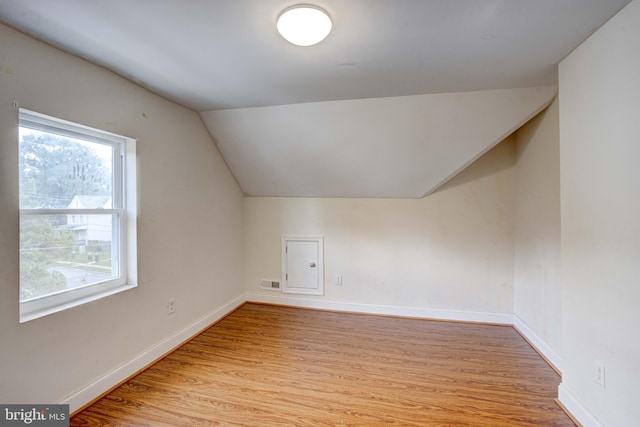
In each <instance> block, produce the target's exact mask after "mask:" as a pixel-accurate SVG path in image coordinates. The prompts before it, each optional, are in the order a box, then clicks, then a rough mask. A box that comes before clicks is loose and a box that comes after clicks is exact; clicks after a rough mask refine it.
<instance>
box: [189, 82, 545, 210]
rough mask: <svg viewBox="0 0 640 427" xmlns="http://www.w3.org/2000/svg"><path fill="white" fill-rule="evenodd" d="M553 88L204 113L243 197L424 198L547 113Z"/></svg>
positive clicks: (331, 102)
mask: <svg viewBox="0 0 640 427" xmlns="http://www.w3.org/2000/svg"><path fill="white" fill-rule="evenodd" d="M556 91H557V88H556V87H555V86H544V87H536V88H520V89H502V90H489V91H478V92H462V93H445V94H433V95H416V96H404V97H389V98H373V99H360V100H345V101H328V102H314V103H306V104H294V105H280V106H271V107H257V108H245V109H233V110H217V111H208V112H203V113H201V116H202V119H203V120H204V123H205V124H206V126H207V128H208V129H209V132H210V133H211V135H212V136H213V138H214V140H215V142H216V144H217V145H218V148H219V149H220V151H221V152H222V155H223V156H224V158H225V160H226V161H227V163H228V165H229V167H230V168H231V170H232V171H234V173H235V176H236V179H237V180H238V182H239V184H240V186H241V188H242V189H243V190H244V192H245V193H246V194H247V195H249V196H289V197H381V198H420V197H424V196H425V195H428V194H430V193H431V192H433V191H435V190H436V189H437V188H438V187H439V186H440V185H442V184H443V183H444V182H446V181H447V180H448V179H449V178H451V177H453V176H454V175H455V174H457V173H458V172H460V171H461V170H462V169H464V168H465V167H466V166H467V165H469V164H470V163H472V162H473V161H474V160H475V159H477V158H478V157H480V156H481V155H482V154H484V153H485V152H486V151H488V150H489V149H491V148H492V147H493V146H494V145H496V144H497V143H498V142H500V141H502V140H503V139H504V138H505V137H507V136H508V135H510V134H511V133H512V132H513V131H515V130H516V129H518V128H519V127H520V126H522V125H523V124H524V123H526V122H527V121H528V120H529V119H530V118H532V117H533V116H534V115H536V114H537V113H538V112H540V111H541V110H543V109H544V108H546V107H547V106H548V105H549V103H550V102H551V100H552V99H553V97H554V96H555V95H556Z"/></svg>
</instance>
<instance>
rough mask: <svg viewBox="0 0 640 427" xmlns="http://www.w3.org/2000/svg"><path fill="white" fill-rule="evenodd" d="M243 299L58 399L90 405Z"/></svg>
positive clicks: (74, 409)
mask: <svg viewBox="0 0 640 427" xmlns="http://www.w3.org/2000/svg"><path fill="white" fill-rule="evenodd" d="M244 302H245V295H240V296H239V297H237V298H234V299H233V300H231V301H229V302H227V303H226V304H224V305H222V306H220V307H218V308H217V309H215V310H213V311H212V312H210V313H209V314H207V315H205V316H204V317H202V318H200V319H199V320H197V321H195V322H193V323H192V324H191V325H189V326H187V327H186V328H184V329H182V330H180V331H178V332H176V333H175V334H173V335H171V336H169V337H168V338H166V339H164V340H162V341H161V342H159V343H157V344H156V345H154V346H153V347H151V348H149V349H148V350H147V351H145V352H144V353H142V354H140V355H139V356H137V357H136V358H134V359H133V360H131V361H129V362H127V363H125V364H124V365H122V366H120V367H118V368H116V369H114V370H112V371H111V372H108V373H106V374H105V375H103V376H101V377H100V378H98V379H97V380H96V381H94V382H92V383H90V384H88V385H87V386H85V387H83V388H82V389H80V390H78V391H76V392H75V393H73V394H71V395H69V396H67V397H66V398H64V399H63V400H62V401H61V402H60V403H62V404H68V405H69V412H70V413H74V412H77V411H78V410H80V409H82V408H84V407H86V406H88V405H90V404H91V403H93V402H94V401H96V400H97V399H99V398H100V397H102V396H104V395H105V394H107V393H109V392H110V391H111V390H113V389H114V388H115V387H118V386H119V385H120V384H122V383H123V382H125V381H127V380H128V379H129V378H131V377H133V376H135V375H137V374H138V373H140V372H141V371H143V370H144V369H146V368H147V367H149V366H151V365H152V364H154V363H155V362H157V361H158V360H160V359H162V358H163V357H164V356H165V355H167V354H169V353H171V352H172V351H174V350H175V349H176V348H178V347H180V346H181V345H182V344H184V343H185V342H187V341H189V340H190V339H191V338H193V337H194V336H196V335H198V334H199V333H200V332H202V331H203V330H205V329H207V328H208V327H209V326H211V325H212V324H214V323H216V322H217V321H218V320H220V319H222V318H223V317H225V316H226V315H227V314H229V313H231V312H232V311H234V310H235V309H237V308H238V307H240V306H241V305H242V304H244Z"/></svg>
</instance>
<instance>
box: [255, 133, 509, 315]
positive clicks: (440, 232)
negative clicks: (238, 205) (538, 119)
mask: <svg viewBox="0 0 640 427" xmlns="http://www.w3.org/2000/svg"><path fill="white" fill-rule="evenodd" d="M514 156H515V148H514V143H513V141H512V140H507V141H505V142H503V143H501V144H499V145H498V146H496V147H495V148H494V149H492V150H491V151H489V152H488V153H487V154H485V155H484V156H482V157H481V158H480V159H478V160H477V161H476V162H475V163H474V164H472V165H471V166H470V167H469V168H468V169H466V170H465V171H463V172H462V173H461V174H460V175H458V176H456V177H455V178H453V179H452V180H451V181H450V182H449V183H447V184H446V185H445V186H444V187H443V188H441V189H440V190H438V191H436V192H435V193H433V194H432V195H430V196H428V197H426V198H423V199H418V200H415V199H413V200H401V199H321V198H259V197H248V198H246V199H245V272H246V273H245V288H246V290H247V291H248V292H254V293H256V294H258V295H262V296H263V297H267V296H269V295H274V294H273V293H269V291H260V290H259V281H260V279H261V278H267V279H278V278H280V276H281V271H280V236H281V235H294V236H295V235H322V236H324V239H325V240H324V242H325V252H324V261H325V283H326V289H325V296H324V297H315V299H317V300H320V299H324V300H327V301H334V302H343V303H344V302H351V303H360V304H373V305H384V306H396V307H420V308H428V309H441V310H456V311H467V312H483V313H511V312H512V310H513V224H512V217H513V215H512V206H513V194H512V181H513V174H514ZM337 274H342V275H343V285H342V286H337V285H335V284H334V283H335V276H336V275H337ZM304 298H306V299H309V298H314V297H309V296H305V297H304Z"/></svg>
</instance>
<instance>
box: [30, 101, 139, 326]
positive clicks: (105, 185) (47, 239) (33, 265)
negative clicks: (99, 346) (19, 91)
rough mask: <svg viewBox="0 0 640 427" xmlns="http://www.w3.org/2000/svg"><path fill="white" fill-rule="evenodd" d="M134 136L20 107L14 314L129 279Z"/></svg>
mask: <svg viewBox="0 0 640 427" xmlns="http://www.w3.org/2000/svg"><path fill="white" fill-rule="evenodd" d="M135 179H136V176H135V141H134V140H132V139H130V138H126V137H122V136H119V135H114V134H111V133H108V132H104V131H101V130H97V129H92V128H88V127H85V126H82V125H78V124H75V123H71V122H67V121H64V120H60V119H56V118H53V117H49V116H45V115H43V114H39V113H35V112H32V111H28V110H24V109H20V112H19V195H20V321H21V322H24V321H28V320H31V319H35V318H38V317H41V316H44V315H47V314H50V313H54V312H56V311H60V310H64V309H66V308H69V307H73V306H76V305H79V304H82V303H85V302H88V301H92V300H95V299H98V298H102V297H104V296H107V295H110V294H113V293H116V292H120V291H123V290H126V289H129V288H132V287H135V286H136V282H137V277H136V276H137V274H136V265H135V264H136V204H135V200H136V198H135Z"/></svg>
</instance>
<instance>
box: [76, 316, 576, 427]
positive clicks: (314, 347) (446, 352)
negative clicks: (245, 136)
mask: <svg viewBox="0 0 640 427" xmlns="http://www.w3.org/2000/svg"><path fill="white" fill-rule="evenodd" d="M559 381H560V378H559V377H558V375H557V374H556V373H555V372H554V371H553V370H552V369H551V368H550V367H549V366H548V365H547V364H546V362H545V361H544V360H543V359H542V358H541V357H540V356H539V355H538V354H537V353H536V352H535V351H534V350H533V349H532V348H531V347H530V346H529V344H527V343H526V342H525V341H524V340H523V339H522V337H521V336H520V335H518V333H517V332H516V331H515V330H514V329H513V328H511V327H505V326H489V325H474V324H462V323H448V322H437V321H427V320H413V319H402V318H393V317H379V316H369V315H358V314H346V313H333V312H322V311H313V310H304V309H296V308H287V307H275V306H267V305H259V304H245V305H243V306H242V307H240V308H239V309H238V310H237V311H235V312H234V313H232V314H231V315H229V316H228V317H226V318H225V319H223V320H221V321H220V322H218V323H217V324H216V325H214V326H213V327H211V328H209V329H208V330H206V331H205V332H203V333H202V334H200V335H199V336H197V337H196V338H194V339H193V340H191V341H190V342H188V343H186V344H185V345H183V346H182V347H180V348H179V349H178V350H176V351H175V352H173V353H171V354H170V355H169V356H167V357H166V358H164V359H162V360H161V361H159V362H158V363H156V364H155V365H153V366H151V367H150V368H148V369H147V370H146V371H144V372H143V373H141V374H140V375H138V376H136V377H134V378H132V379H131V380H129V381H127V382H126V383H124V384H123V385H122V386H120V387H119V388H117V389H116V390H114V391H113V392H111V393H110V394H108V395H107V396H105V397H103V398H102V399H100V400H99V401H97V402H96V403H94V404H93V405H92V406H90V407H88V408H87V409H85V410H83V411H82V412H80V413H78V414H76V415H75V416H74V417H73V418H72V419H71V425H72V426H107V425H113V426H191V425H212V426H216V425H224V426H276V425H277V426H283V425H291V426H378V425H385V426H386V425H397V426H481V427H482V426H487V427H488V426H491V427H496V426H573V425H574V424H573V423H572V421H571V420H570V419H569V417H568V416H567V415H566V414H565V413H564V412H563V411H562V410H561V409H560V408H559V407H558V406H557V405H556V403H555V402H554V398H555V397H556V394H557V387H558V383H559Z"/></svg>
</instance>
